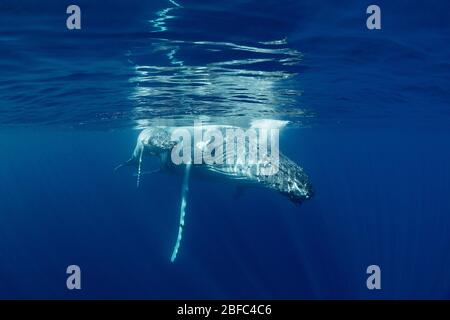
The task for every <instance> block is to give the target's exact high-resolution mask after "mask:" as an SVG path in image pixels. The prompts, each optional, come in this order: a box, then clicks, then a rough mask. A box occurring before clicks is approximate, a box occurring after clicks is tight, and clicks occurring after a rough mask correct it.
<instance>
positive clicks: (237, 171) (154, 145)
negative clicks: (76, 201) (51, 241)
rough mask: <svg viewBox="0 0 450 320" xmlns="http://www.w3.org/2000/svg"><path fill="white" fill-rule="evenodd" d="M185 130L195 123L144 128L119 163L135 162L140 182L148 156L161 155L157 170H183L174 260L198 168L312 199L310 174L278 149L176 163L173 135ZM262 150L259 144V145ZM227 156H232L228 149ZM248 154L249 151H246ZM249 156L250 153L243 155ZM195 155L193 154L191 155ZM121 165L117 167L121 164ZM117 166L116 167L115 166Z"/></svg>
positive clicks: (296, 197) (205, 173)
mask: <svg viewBox="0 0 450 320" xmlns="http://www.w3.org/2000/svg"><path fill="white" fill-rule="evenodd" d="M202 128H203V129H204V130H206V131H208V130H209V131H217V130H218V131H220V132H222V133H223V132H225V131H226V130H227V129H236V128H237V127H232V126H216V125H207V126H203V127H202ZM180 129H182V130H185V131H186V132H190V133H192V134H193V135H195V134H194V133H193V130H194V127H168V126H154V127H149V128H146V129H144V130H142V131H141V133H140V134H139V136H138V138H137V142H136V146H135V148H134V151H133V154H132V156H131V158H130V159H129V160H128V161H126V162H125V163H123V164H122V165H120V166H119V167H122V166H135V167H136V168H137V170H138V173H137V177H138V178H137V179H138V185H139V181H140V179H141V175H142V174H143V173H142V172H141V163H142V161H143V159H145V158H146V157H151V156H153V157H158V158H159V159H160V169H159V170H158V171H161V172H164V171H167V172H176V171H178V170H183V171H184V172H185V174H184V180H183V188H182V200H181V208H180V226H179V232H178V238H177V242H176V245H175V248H174V252H173V253H172V259H171V260H172V261H174V260H175V258H176V255H177V252H178V248H179V245H180V241H181V235H182V231H183V227H184V215H185V208H186V202H187V200H186V198H187V191H188V181H189V176H190V172H191V171H192V172H194V171H195V172H197V173H200V174H201V175H203V176H208V177H215V178H219V179H226V180H231V181H235V182H236V183H238V184H239V185H248V186H257V187H263V188H266V189H270V190H274V191H277V192H279V193H281V194H282V195H284V196H287V197H288V198H289V199H290V200H291V201H292V202H294V203H301V202H303V201H304V200H307V199H309V198H310V197H311V196H312V194H313V190H312V185H311V183H310V180H309V177H308V175H307V174H306V173H305V172H304V170H303V168H301V167H300V166H299V165H297V164H296V163H295V162H293V161H292V160H290V159H289V158H288V157H287V156H285V155H284V154H282V153H281V152H278V158H277V161H273V159H272V158H270V157H266V158H263V159H262V160H258V161H256V162H249V161H248V160H246V161H244V162H240V163H234V162H230V163H228V162H227V161H223V162H222V163H209V164H208V163H205V162H201V163H195V162H194V161H193V162H190V163H187V164H186V163H182V164H175V163H174V161H173V159H172V156H173V151H174V148H175V147H176V145H177V144H178V143H180V140H179V139H177V138H176V136H175V137H174V131H175V130H180ZM191 145H192V155H193V154H194V153H195V151H196V150H195V149H196V148H197V151H199V150H198V149H199V148H200V149H201V148H203V147H204V143H203V142H201V143H195V141H194V143H192V144H191ZM257 149H258V150H256V151H259V146H258V147H257ZM222 150H223V151H224V157H225V158H226V157H227V156H229V155H228V154H227V152H226V151H225V150H227V149H226V148H225V147H224V148H222ZM241 151H243V152H244V153H250V152H255V150H254V149H253V150H251V149H250V148H244V149H243V150H241ZM246 155H248V154H246ZM244 158H245V159H247V158H248V157H244ZM192 159H193V158H192ZM119 167H118V168H119ZM268 167H272V168H274V167H275V168H276V170H274V171H273V173H271V174H267V171H264V170H263V169H264V168H266V169H267V168H268ZM116 169H117V168H116Z"/></svg>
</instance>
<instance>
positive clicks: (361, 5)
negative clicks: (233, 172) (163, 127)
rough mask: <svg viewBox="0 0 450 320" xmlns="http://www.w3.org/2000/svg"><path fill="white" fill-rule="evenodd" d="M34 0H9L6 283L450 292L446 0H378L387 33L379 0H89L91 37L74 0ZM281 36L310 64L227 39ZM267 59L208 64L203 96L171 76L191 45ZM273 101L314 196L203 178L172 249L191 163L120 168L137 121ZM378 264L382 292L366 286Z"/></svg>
mask: <svg viewBox="0 0 450 320" xmlns="http://www.w3.org/2000/svg"><path fill="white" fill-rule="evenodd" d="M181 2H182V1H180V3H181ZM33 3H34V2H31V1H28V2H27V1H23V2H21V3H20V4H15V3H13V2H12V1H11V2H10V3H8V2H5V3H3V4H2V5H0V18H1V20H0V31H1V33H0V67H1V70H2V72H1V74H0V126H1V127H0V298H235V299H238V298H449V297H450V272H449V271H448V270H449V263H450V238H449V234H450V200H449V194H450V168H449V163H450V151H449V150H450V149H449V148H448V145H449V139H450V128H449V126H448V123H450V122H449V120H450V107H449V101H450V93H449V90H450V89H449V88H450V81H449V80H450V79H449V71H450V63H449V61H448V57H449V53H450V50H449V48H450V47H449V43H450V41H449V40H450V39H449V30H450V28H449V22H448V12H449V10H450V5H448V4H447V2H446V1H395V3H394V1H377V4H378V5H380V7H381V8H382V28H383V29H382V30H381V31H374V32H372V31H368V30H367V29H366V28H365V19H366V15H365V8H366V7H367V5H369V4H371V3H369V2H366V1H343V2H342V3H337V2H336V1H320V2H319V1H282V2H280V1H229V2H227V3H226V4H219V3H217V4H213V3H212V2H211V1H195V2H194V3H193V4H184V3H182V4H183V6H184V8H183V9H179V10H177V11H174V10H172V13H173V14H174V16H175V18H171V19H168V20H167V21H168V22H167V24H166V27H167V30H164V31H156V32H154V30H153V31H152V29H151V28H150V27H149V26H148V23H149V20H152V19H155V16H157V15H156V12H158V10H162V9H164V8H166V7H170V6H171V5H170V3H169V2H168V1H151V2H149V3H145V2H142V3H140V2H137V1H127V2H119V1H112V2H105V3H108V4H109V5H105V4H104V5H102V4H100V3H96V4H95V5H94V4H89V3H88V2H87V1H78V2H77V4H79V5H80V7H81V8H82V16H83V20H82V28H83V29H82V30H81V31H74V32H76V33H70V32H71V31H68V30H66V29H65V18H66V15H65V8H66V6H67V5H68V4H70V3H64V2H59V1H58V2H57V1H54V2H49V1H47V2H46V3H45V4H43V3H40V4H33ZM121 3H123V4H121ZM280 3H281V4H280ZM172 7H173V5H172ZM61 13H62V15H61ZM285 37H286V38H287V39H288V43H287V44H283V45H281V47H282V48H284V49H286V50H287V49H289V52H290V53H289V54H291V53H292V52H293V53H292V54H295V52H301V53H302V54H303V55H304V56H303V57H302V60H301V63H299V64H295V65H292V66H291V65H284V64H282V63H281V62H280V59H283V58H285V56H283V55H282V54H280V57H278V56H277V55H276V54H274V52H273V51H270V52H269V53H266V52H254V50H253V49H252V50H253V51H252V50H249V49H245V50H242V51H239V50H234V49H230V47H229V46H228V45H227V44H224V43H235V44H240V45H246V46H253V47H252V48H267V46H269V47H270V48H272V47H271V45H262V44H258V43H259V42H264V41H272V40H276V39H283V38H285ZM161 38H164V39H168V40H167V41H168V42H167V41H166V40H164V41H166V42H161V40H160V39H161ZM177 41H178V42H179V41H185V42H186V43H187V42H189V41H210V42H214V43H215V44H214V49H217V48H220V49H221V50H222V51H220V52H219V51H208V50H209V49H211V48H209V47H207V48H204V47H203V46H202V45H198V44H197V45H193V44H192V43H190V44H179V43H178V42H177ZM155 47H156V49H157V50H155ZM167 48H169V49H167ZM172 48H175V49H176V59H174V58H173V57H172V58H170V57H169V56H170V55H169V56H168V55H167V53H170V51H171V50H172ZM231 48H232V47H231ZM274 48H275V49H276V48H278V47H277V46H275V45H274ZM210 52H216V53H213V54H209V53H210ZM160 53H161V54H160ZM272 56H276V58H274V60H270V61H268V62H264V63H261V64H256V66H255V65H251V64H248V65H245V66H243V67H241V69H243V70H256V71H260V72H261V73H260V75H259V76H254V75H253V76H252V77H253V78H251V77H250V79H251V81H250V82H249V83H247V82H244V83H242V84H241V86H242V88H239V85H240V82H239V81H243V80H242V78H240V77H238V76H237V75H236V74H234V73H231V76H230V77H231V78H230V79H231V80H233V79H238V80H236V81H235V83H234V85H235V86H236V87H233V88H234V89H246V90H247V91H246V92H245V95H246V96H245V97H244V98H242V97H241V96H239V95H236V96H233V97H232V98H233V99H229V100H228V98H229V97H228V96H227V95H224V94H223V93H222V92H221V91H220V90H222V88H223V87H221V85H222V84H226V85H230V82H229V81H228V80H227V78H225V79H223V78H220V77H219V76H221V75H223V74H225V73H223V71H224V70H221V71H220V72H217V71H214V70H211V71H210V72H211V73H210V74H209V78H208V81H209V82H210V84H209V86H207V87H206V88H207V89H206V90H205V92H206V93H204V94H205V95H204V96H202V97H203V98H204V99H205V101H206V103H205V104H203V102H204V101H200V100H201V99H199V97H200V94H198V93H197V91H194V90H193V89H192V88H190V87H189V88H186V87H184V85H185V83H184V82H183V83H182V84H183V86H182V85H180V84H179V82H177V81H175V80H177V79H178V78H177V77H179V76H180V74H181V75H182V77H186V75H188V74H189V72H191V71H189V70H191V69H183V68H181V67H180V66H179V64H177V63H178V62H177V61H180V60H182V61H183V62H184V65H185V66H188V67H189V68H191V67H192V66H195V67H202V66H206V65H208V64H209V63H211V61H215V60H220V61H233V60H236V59H241V58H242V59H247V58H248V59H250V58H255V59H267V58H268V57H269V58H271V57H272ZM143 65H152V66H162V67H167V68H166V69H163V71H162V73H160V74H158V76H162V75H163V73H164V74H169V75H170V77H169V78H164V77H162V78H161V77H159V78H157V79H162V80H167V79H168V80H169V81H168V83H169V84H170V90H168V91H167V92H166V91H164V90H165V85H166V84H165V82H164V81H161V82H162V83H163V84H161V83H159V80H156V81H155V82H150V83H149V82H148V81H153V80H154V79H155V78H154V77H151V76H150V78H148V79H147V78H145V77H144V76H142V75H140V76H142V78H139V77H138V79H137V80H136V79H135V78H136V77H137V76H136V73H135V71H136V70H135V67H136V66H143ZM174 66H176V69H171V68H173V67H174ZM177 68H178V69H177ZM192 70H199V69H195V68H194V69H192ZM273 71H279V72H282V73H283V74H284V75H290V76H291V77H289V78H286V79H284V78H282V77H281V78H279V77H278V76H277V75H276V76H274V75H273V73H271V72H273ZM221 72H222V73H221ZM131 79H134V80H131ZM149 79H150V80H149ZM273 79H275V80H273ZM254 80H262V84H261V86H262V85H263V84H266V83H268V84H270V85H268V86H266V87H264V88H262V87H259V88H262V90H261V91H264V92H266V93H267V92H270V93H271V95H268V97H266V96H264V98H267V100H264V99H260V98H261V97H262V96H261V93H260V92H259V91H258V90H257V89H258V87H256V88H252V87H249V84H251V83H254V82H255V81H254ZM265 80H267V82H264V81H265ZM272 80H273V81H272ZM271 81H272V82H271ZM137 82H138V83H137ZM232 82H233V81H231V83H232ZM138 87H145V88H151V90H156V91H157V92H158V95H157V96H156V97H155V96H153V95H152V92H154V91H151V90H149V91H144V92H145V94H144V93H143V92H141V91H138V90H137V88H138ZM272 89H273V92H272V91H271V90H272ZM158 90H159V91H158ZM252 90H253V91H252ZM136 92H138V93H139V95H137V94H136ZM230 92H231V91H230ZM293 92H294V93H297V94H299V93H300V92H301V95H299V97H297V95H294V94H292V93H293ZM288 93H289V94H288ZM227 94H228V93H227ZM291 96H295V98H291ZM208 99H210V100H208ZM239 99H241V100H239ZM249 101H250V102H252V103H254V104H255V105H256V106H257V107H256V108H254V109H252V108H251V107H250V106H251V105H252V104H247V102H249ZM256 102H257V103H256ZM217 105H219V106H220V107H217ZM249 105H250V106H249ZM266 107H267V108H269V109H267V110H266V109H265V108H266ZM272 107H275V109H273V110H272V109H270V108H272ZM277 108H280V109H277ZM281 109H282V110H281ZM199 110H201V112H200V111H199ZM239 110H242V115H240V114H239V112H237V111H239ZM263 111H264V112H263ZM266 111H267V112H266ZM299 111H301V112H299ZM258 112H261V114H259V113H258ZM268 114H271V115H272V116H273V117H275V118H281V119H286V120H290V121H292V125H291V126H290V127H289V128H287V129H285V130H284V131H283V132H282V135H281V150H283V152H284V153H285V154H287V155H288V156H289V157H291V158H292V159H293V160H295V161H296V162H297V163H298V164H300V165H301V166H303V167H304V168H305V170H306V171H307V172H308V173H309V174H310V176H311V179H312V183H313V185H314V188H315V190H316V195H315V197H314V198H313V199H312V200H310V201H307V202H305V203H304V204H302V205H301V206H299V207H298V206H294V205H293V204H291V203H290V202H289V201H288V200H287V199H286V198H284V197H282V196H281V195H278V194H276V193H273V192H270V191H264V190H248V191H246V192H245V194H244V195H243V196H242V197H239V198H236V197H234V195H235V187H234V186H233V185H228V184H220V183H217V182H215V183H213V182H207V181H193V182H192V184H191V188H190V194H189V202H188V208H187V217H186V228H185V233H184V237H183V242H182V245H181V249H180V253H179V256H178V258H177V260H176V263H174V264H171V263H170V260H169V258H170V253H171V250H172V246H173V244H174V241H175V237H176V232H177V225H178V211H179V201H180V199H179V198H180V189H181V179H182V178H181V177H178V176H170V175H163V174H155V175H152V176H145V177H144V179H143V183H142V185H141V187H140V188H139V189H137V188H136V186H135V177H133V176H132V171H131V170H123V171H121V172H119V173H118V174H115V175H114V174H113V168H114V167H115V166H116V165H117V164H118V163H121V162H122V161H124V160H125V159H127V158H128V157H129V155H130V154H131V151H132V149H133V147H134V143H135V139H136V137H137V135H138V132H139V131H138V130H137V129H136V127H142V125H143V124H145V121H147V120H151V121H159V120H158V119H167V118H170V119H171V121H173V122H174V123H177V121H186V119H187V118H188V119H190V118H189V117H190V116H193V117H196V116H204V115H207V116H210V117H212V118H214V117H215V116H219V117H218V118H217V119H222V120H223V119H226V120H229V121H234V122H240V119H241V118H243V117H245V116H250V117H258V116H259V117H261V118H264V117H267V115H268ZM173 115H177V116H176V117H172V116H173ZM155 119H156V120H155ZM246 120H248V119H246ZM161 121H162V120H161ZM70 264H77V265H79V266H80V267H81V269H82V290H81V291H69V290H67V289H66V287H65V281H66V277H67V275H66V274H65V270H66V267H67V266H68V265H70ZM371 264H377V265H379V266H380V267H381V271H382V290H380V291H369V290H367V288H366V278H367V275H366V273H365V271H366V268H367V266H368V265H371Z"/></svg>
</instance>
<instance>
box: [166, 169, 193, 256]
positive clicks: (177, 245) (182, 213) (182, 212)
mask: <svg viewBox="0 0 450 320" xmlns="http://www.w3.org/2000/svg"><path fill="white" fill-rule="evenodd" d="M190 172H191V164H190V163H188V164H187V165H186V169H185V171H184V178H183V185H182V188H181V204H180V222H179V224H178V236H177V240H176V242H175V246H174V248H173V251H172V256H171V257H170V261H171V262H174V261H175V259H176V258H177V254H178V250H179V249H180V244H181V238H182V237H183V229H184V217H185V215H186V205H187V196H188V191H189V175H190Z"/></svg>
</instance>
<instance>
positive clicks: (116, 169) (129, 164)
mask: <svg viewBox="0 0 450 320" xmlns="http://www.w3.org/2000/svg"><path fill="white" fill-rule="evenodd" d="M134 165H136V160H135V159H134V158H130V159H128V160H127V161H125V162H124V163H121V164H119V165H118V166H117V167H115V168H114V172H117V171H118V170H119V169H121V168H123V167H129V166H134Z"/></svg>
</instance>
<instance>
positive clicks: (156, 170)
mask: <svg viewBox="0 0 450 320" xmlns="http://www.w3.org/2000/svg"><path fill="white" fill-rule="evenodd" d="M161 171H162V169H161V168H158V169H155V170H151V171H143V172H141V176H143V175H147V174H154V173H158V172H161ZM137 176H138V174H137V173H135V174H133V177H137Z"/></svg>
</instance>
